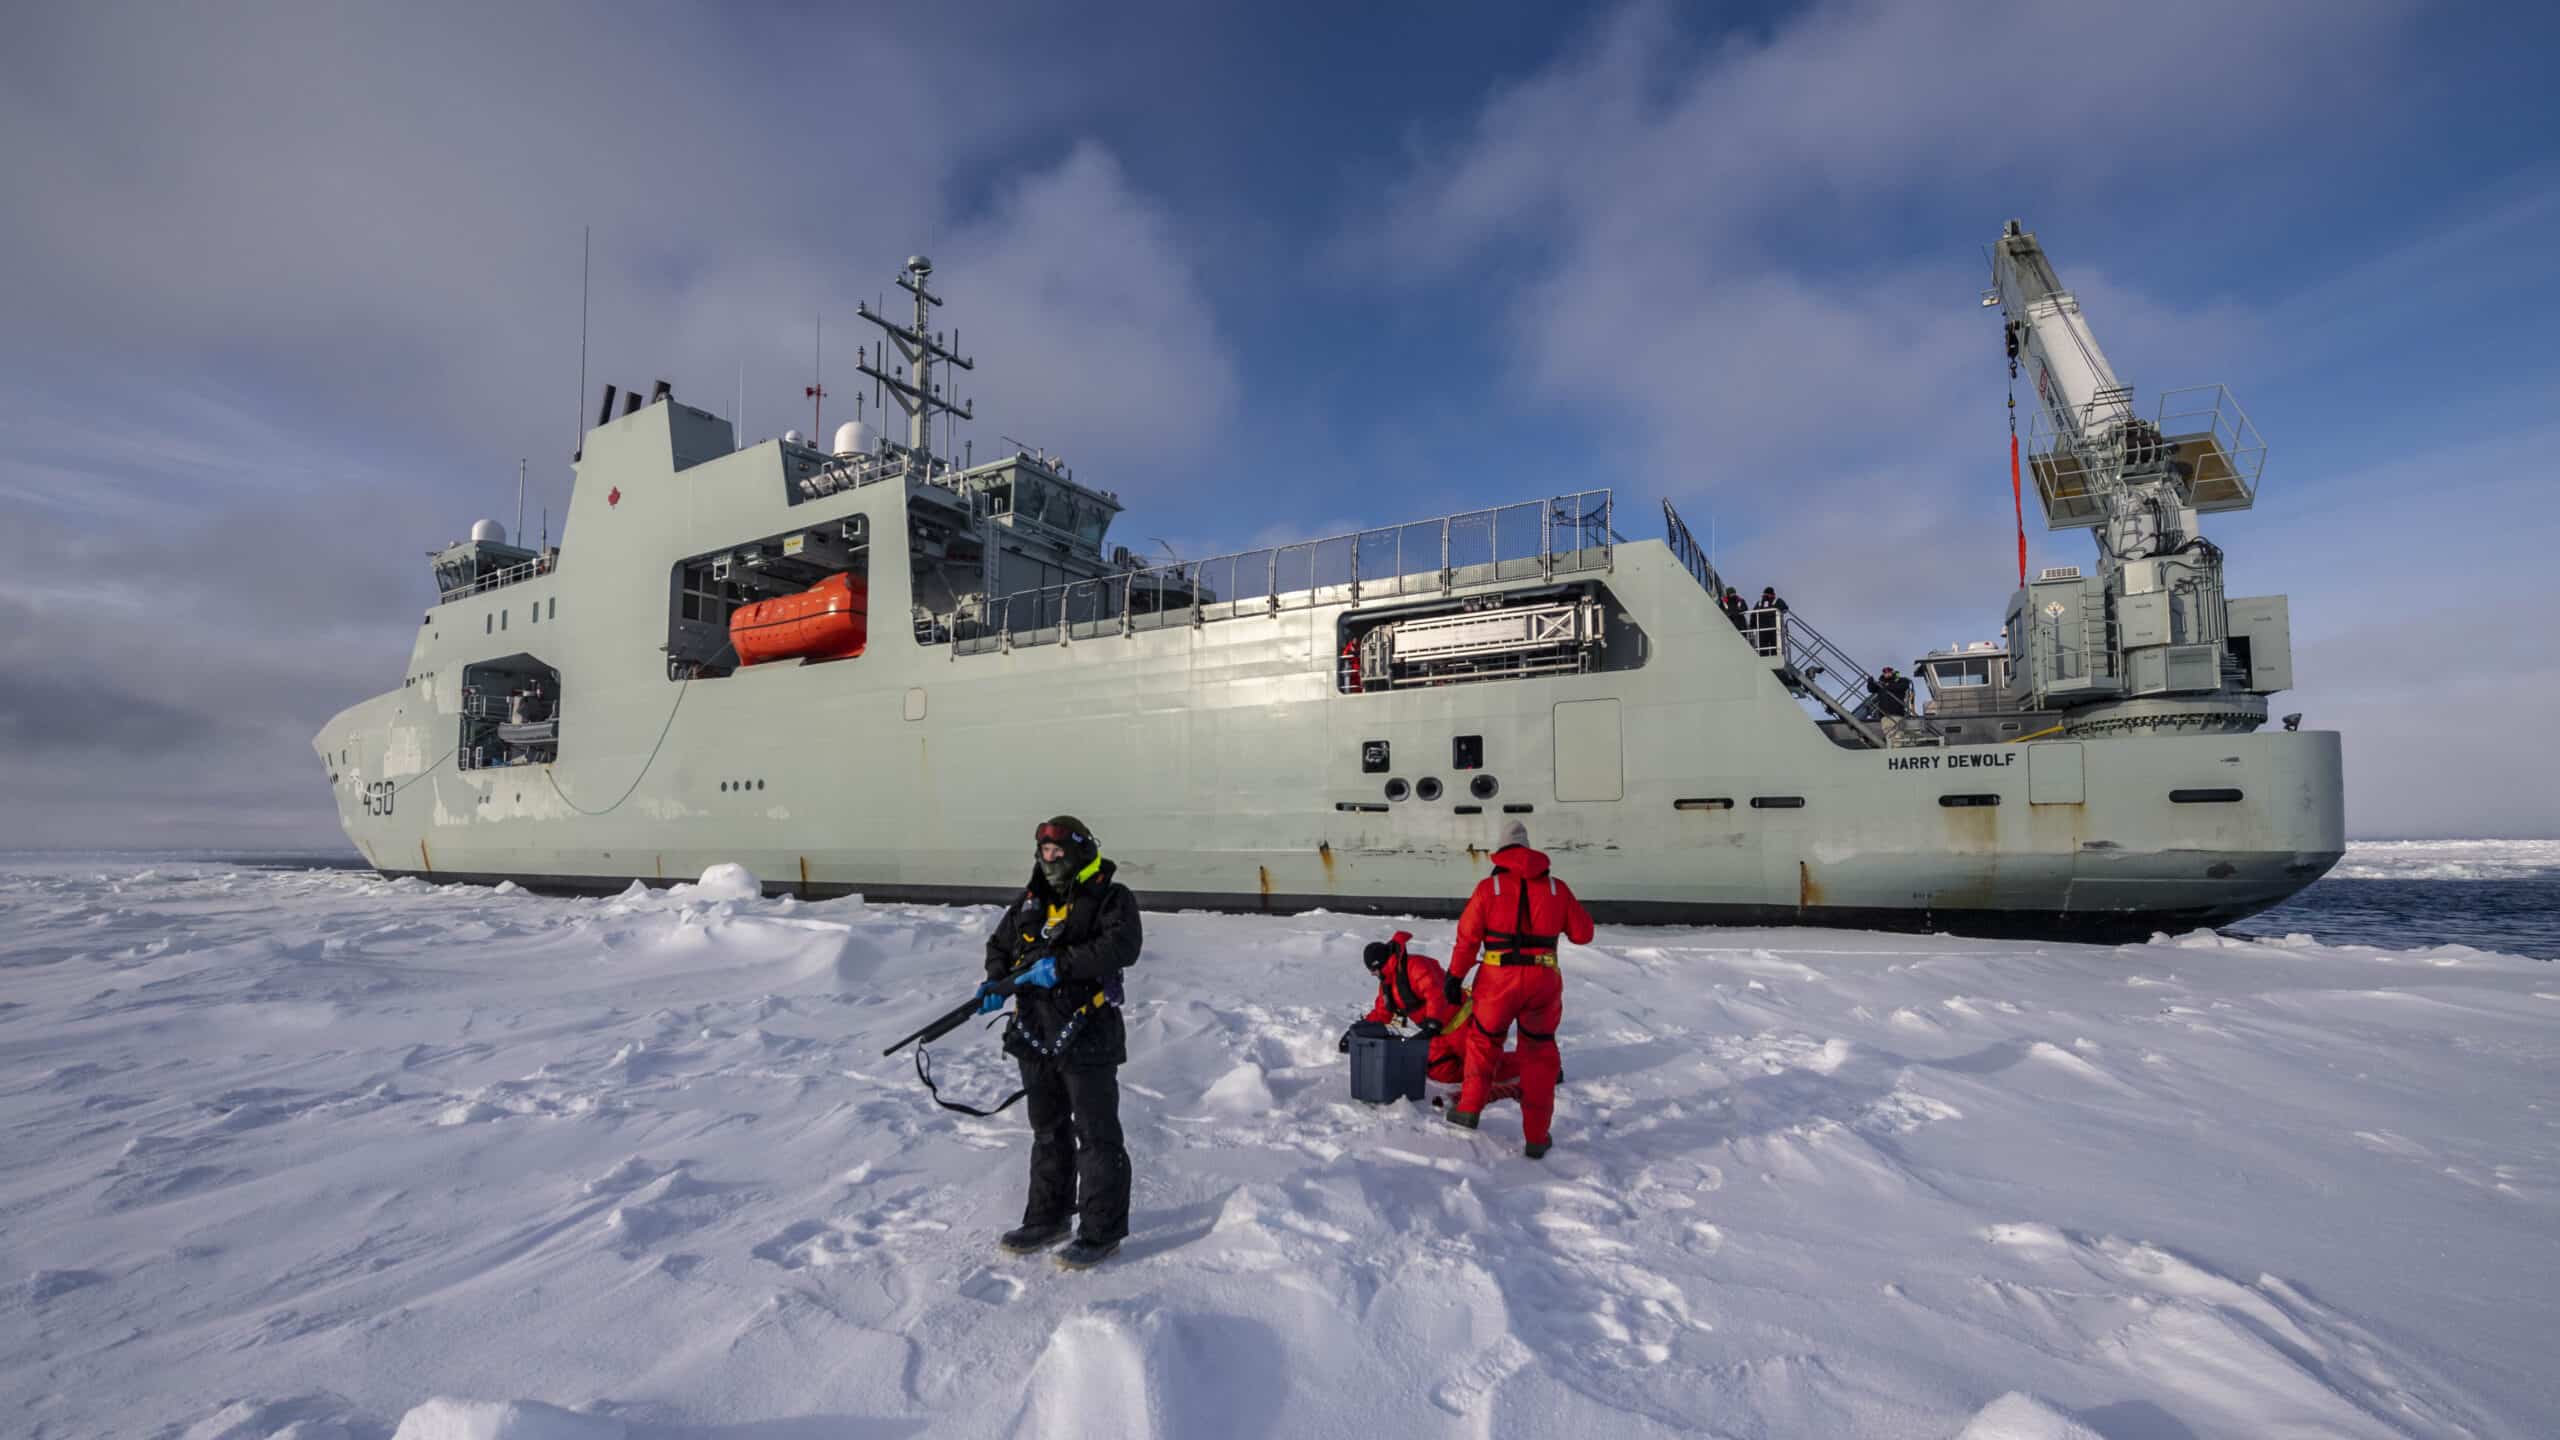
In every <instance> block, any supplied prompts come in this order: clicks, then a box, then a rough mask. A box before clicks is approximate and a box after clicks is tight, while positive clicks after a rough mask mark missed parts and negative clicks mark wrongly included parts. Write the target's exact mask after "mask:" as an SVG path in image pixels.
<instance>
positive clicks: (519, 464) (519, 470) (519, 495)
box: [507, 455, 524, 545]
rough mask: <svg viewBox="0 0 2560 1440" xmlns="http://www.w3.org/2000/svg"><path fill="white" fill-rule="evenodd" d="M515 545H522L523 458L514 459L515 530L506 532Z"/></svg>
mask: <svg viewBox="0 0 2560 1440" xmlns="http://www.w3.org/2000/svg"><path fill="white" fill-rule="evenodd" d="M507 533H508V534H509V535H512V536H514V537H515V541H516V543H517V544H519V545H521V544H523V543H524V457H523V456H521V455H519V456H517V457H516V528H514V529H513V530H510V531H508V532H507Z"/></svg>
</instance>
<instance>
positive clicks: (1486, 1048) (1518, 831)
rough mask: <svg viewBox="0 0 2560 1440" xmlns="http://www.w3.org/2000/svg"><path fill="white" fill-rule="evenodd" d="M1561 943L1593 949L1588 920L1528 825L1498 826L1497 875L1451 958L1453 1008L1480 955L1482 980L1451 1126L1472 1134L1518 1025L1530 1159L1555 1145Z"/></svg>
mask: <svg viewBox="0 0 2560 1440" xmlns="http://www.w3.org/2000/svg"><path fill="white" fill-rule="evenodd" d="M1559 938H1564V939H1570V940H1572V941H1573V943H1574V944H1576V945H1588V944H1590V943H1591V912H1590V911H1588V910H1585V909H1583V908H1582V902H1581V901H1580V900H1577V899H1575V898H1574V894H1573V888H1572V887H1571V886H1569V885H1567V884H1565V883H1564V882H1563V881H1561V880H1558V879H1557V878H1555V877H1554V876H1553V875H1550V874H1548V873H1547V857H1546V856H1545V855H1543V854H1541V853H1540V852H1538V851H1535V850H1532V849H1530V848H1529V827H1528V826H1526V825H1524V824H1522V823H1520V822H1519V821H1517V820H1514V821H1512V822H1511V823H1510V824H1508V825H1505V826H1504V827H1502V847H1501V848H1500V849H1498V850H1496V851H1494V852H1493V873H1492V874H1491V875H1488V876H1486V877H1485V878H1484V879H1482V880H1479V881H1477V882H1476V893H1475V894H1474V895H1473V896H1471V897H1469V899H1468V900H1467V910H1466V913H1465V914H1464V915H1461V916H1460V917H1458V947H1457V949H1455V950H1454V951H1452V952H1450V955H1449V978H1448V981H1447V982H1446V984H1445V986H1444V987H1443V990H1442V993H1443V994H1444V995H1445V996H1446V997H1447V999H1448V1000H1449V1002H1450V1003H1451V1004H1453V1005H1454V1004H1456V1003H1457V1002H1458V1000H1459V998H1460V996H1461V995H1462V994H1463V993H1464V987H1465V984H1466V977H1467V972H1468V971H1469V970H1470V969H1472V968H1474V966H1475V965H1476V964H1477V963H1478V962H1477V960H1476V955H1477V952H1478V951H1479V950H1481V951H1482V952H1483V955H1484V959H1483V962H1482V963H1483V965H1484V967H1485V974H1484V976H1483V978H1481V979H1479V980H1477V981H1476V993H1475V1009H1474V1013H1473V1015H1471V1016H1470V1017H1469V1020H1468V1023H1467V1025H1466V1026H1465V1028H1463V1029H1462V1030H1460V1031H1459V1035H1460V1038H1461V1039H1462V1040H1463V1041H1464V1042H1465V1047H1466V1077H1467V1078H1466V1083H1465V1085H1464V1086H1463V1087H1462V1088H1461V1089H1460V1090H1459V1092H1458V1103H1457V1105H1456V1106H1455V1107H1454V1108H1452V1109H1451V1110H1450V1111H1449V1123H1451V1124H1453V1125H1464V1126H1466V1127H1467V1128H1468V1129H1470V1130H1472V1129H1474V1128H1475V1127H1476V1122H1477V1119H1478V1117H1479V1116H1480V1115H1481V1114H1482V1112H1483V1110H1484V1106H1485V1102H1486V1101H1487V1100H1489V1099H1492V1098H1494V1096H1495V1094H1496V1087H1497V1086H1498V1085H1500V1084H1501V1083H1502V1081H1503V1080H1504V1079H1505V1078H1507V1077H1506V1074H1505V1069H1506V1067H1505V1066H1504V1064H1503V1061H1504V1060H1505V1058H1506V1057H1505V1056H1504V1055H1503V1053H1502V1044H1503V1041H1504V1039H1505V1038H1506V1037H1507V1036H1508V1035H1509V1034H1510V1031H1511V1027H1512V1026H1513V1025H1514V1024H1515V1023H1516V1024H1518V1026H1519V1027H1520V1051H1519V1054H1518V1056H1517V1057H1516V1064H1517V1072H1516V1073H1517V1075H1518V1077H1519V1078H1518V1083H1519V1087H1520V1129H1521V1133H1522V1135H1523V1136H1524V1137H1525V1138H1526V1140H1527V1141H1528V1146H1527V1150H1526V1153H1527V1154H1528V1156H1529V1158H1530V1159H1532V1160H1535V1159H1537V1158H1539V1157H1540V1156H1542V1155H1544V1154H1546V1153H1547V1147H1548V1145H1549V1144H1550V1143H1552V1141H1553V1136H1551V1135H1550V1134H1549V1133H1548V1128H1547V1127H1548V1124H1549V1122H1551V1121H1552V1120H1553V1119H1554V1118H1555V1113H1556V1076H1557V1075H1558V1074H1559V1073H1560V1072H1561V1071H1562V1069H1563V1066H1564V1061H1563V1057H1562V1056H1560V1055H1558V1054H1557V1053H1556V1026H1557V1025H1558V1024H1559V1023H1560V1022H1562V1020H1563V1019H1564V976H1563V975H1562V974H1561V973H1559V972H1558V971H1557V969H1556V941H1557V940H1558V939H1559Z"/></svg>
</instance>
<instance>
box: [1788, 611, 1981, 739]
mask: <svg viewBox="0 0 2560 1440" xmlns="http://www.w3.org/2000/svg"><path fill="white" fill-rule="evenodd" d="M1742 638H1743V639H1745V640H1747V641H1749V642H1750V643H1751V647H1752V648H1753V649H1755V650H1757V651H1759V652H1760V654H1761V656H1762V657H1763V658H1764V659H1766V660H1767V661H1768V662H1769V668H1770V669H1771V670H1773V671H1775V672H1777V676H1778V680H1779V682H1780V683H1781V684H1784V685H1785V686H1786V687H1787V693H1789V694H1791V695H1794V696H1796V697H1798V698H1800V699H1802V698H1810V699H1812V700H1814V701H1816V702H1817V703H1819V704H1820V705H1821V706H1822V708H1823V709H1825V710H1828V711H1830V712H1831V714H1832V716H1833V718H1835V719H1837V720H1838V721H1839V722H1840V723H1841V724H1843V725H1846V726H1847V727H1849V731H1850V733H1851V734H1854V735H1856V736H1857V737H1858V738H1859V740H1861V741H1862V742H1864V743H1865V745H1866V747H1867V748H1868V749H1871V750H1880V749H1883V748H1884V747H1885V746H1887V745H1893V744H1905V745H1907V744H1920V745H1936V744H1943V743H1945V739H1946V737H1945V735H1944V733H1943V732H1941V731H1940V730H1939V729H1938V726H1937V722H1936V721H1934V720H1931V719H1930V718H1929V717H1927V716H1925V715H1921V714H1918V713H1916V712H1915V713H1913V714H1910V715H1908V716H1905V717H1902V718H1899V719H1888V718H1887V717H1886V716H1885V715H1884V714H1883V713H1882V712H1881V711H1880V710H1879V709H1878V708H1877V705H1876V684H1875V672H1874V671H1872V670H1869V669H1868V668H1867V667H1865V666H1864V665H1861V664H1859V663H1858V662H1857V661H1855V660H1852V659H1850V658H1849V655H1848V652H1846V651H1844V650H1842V649H1841V648H1840V647H1839V646H1837V645H1834V644H1832V643H1831V641H1830V640H1829V639H1828V638H1827V637H1825V636H1824V635H1823V633H1822V632H1821V631H1819V630H1816V629H1814V628H1813V627H1812V626H1811V625H1808V624H1806V623H1805V622H1804V621H1803V620H1802V619H1801V618H1799V617H1798V616H1797V615H1796V614H1795V613H1794V612H1793V611H1789V610H1753V611H1750V612H1749V613H1748V614H1746V615H1745V616H1744V617H1743V631H1742Z"/></svg>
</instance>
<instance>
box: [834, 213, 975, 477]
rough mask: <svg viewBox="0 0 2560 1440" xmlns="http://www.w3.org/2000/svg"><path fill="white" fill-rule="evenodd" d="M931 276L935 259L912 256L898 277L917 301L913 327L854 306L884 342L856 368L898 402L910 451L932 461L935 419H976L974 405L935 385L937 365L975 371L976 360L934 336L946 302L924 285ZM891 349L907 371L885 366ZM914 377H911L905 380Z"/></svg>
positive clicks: (903, 288) (864, 306)
mask: <svg viewBox="0 0 2560 1440" xmlns="http://www.w3.org/2000/svg"><path fill="white" fill-rule="evenodd" d="M932 274H933V262H932V261H930V260H928V259H926V258H925V257H923V256H922V255H910V256H908V257H907V265H906V269H905V270H904V271H903V272H901V273H900V274H899V276H898V288H899V289H901V290H904V291H906V292H907V293H909V294H911V295H913V296H915V297H916V318H915V322H914V323H913V324H911V325H901V324H899V323H897V322H896V321H894V320H891V319H890V318H889V317H887V316H886V315H883V314H881V313H880V312H879V311H877V310H874V309H872V308H871V307H870V306H869V305H865V304H857V305H856V306H855V307H854V313H855V314H856V315H857V316H859V317H860V318H861V319H863V320H865V321H867V322H869V323H870V324H873V325H876V326H878V327H880V333H881V335H882V336H883V338H884V339H885V341H886V343H885V344H883V345H882V347H881V350H880V353H879V354H877V355H870V354H865V355H864V356H862V357H861V363H860V364H859V365H857V366H856V367H855V368H856V369H858V370H859V371H861V373H863V374H864V375H866V376H869V377H870V378H871V379H873V380H875V381H877V382H879V384H880V386H881V387H882V388H883V389H884V390H886V391H887V392H888V394H889V397H890V398H891V399H893V400H895V401H896V402H897V404H898V408H899V409H900V410H902V411H904V412H905V413H906V417H907V448H908V449H909V450H911V451H913V452H915V454H916V455H917V456H919V457H930V456H931V454H932V453H933V447H932V445H931V444H930V443H929V442H930V440H931V438H932V435H933V421H934V417H935V416H937V415H949V416H952V417H954V418H955V419H960V420H974V419H976V418H977V411H976V408H975V407H976V402H974V401H970V402H966V403H961V402H955V401H952V400H948V399H945V398H944V397H943V394H942V390H941V387H939V386H937V385H935V384H934V383H933V367H934V366H935V365H937V364H948V365H952V366H955V367H957V368H959V369H962V370H975V369H977V368H978V366H977V362H976V361H973V360H971V359H969V358H968V357H967V356H965V355H962V354H960V353H959V352H958V351H956V350H953V349H952V348H950V347H949V346H946V345H945V344H943V343H942V337H941V336H939V335H937V334H935V333H934V331H933V307H934V306H936V305H939V304H941V303H942V297H941V296H939V295H936V294H934V293H933V292H932V291H931V290H929V289H927V288H925V281H926V279H927V277H929V276H931V275H932ZM955 338H956V335H955ZM892 348H894V349H896V351H897V352H898V355H899V358H901V359H903V360H904V361H905V362H906V364H905V366H904V367H903V373H893V372H891V371H890V370H889V368H888V366H887V365H886V364H885V363H884V362H886V361H887V359H888V358H889V356H888V352H889V350H890V349H892ZM910 374H911V375H913V376H914V378H913V379H909V378H907V376H908V375H910Z"/></svg>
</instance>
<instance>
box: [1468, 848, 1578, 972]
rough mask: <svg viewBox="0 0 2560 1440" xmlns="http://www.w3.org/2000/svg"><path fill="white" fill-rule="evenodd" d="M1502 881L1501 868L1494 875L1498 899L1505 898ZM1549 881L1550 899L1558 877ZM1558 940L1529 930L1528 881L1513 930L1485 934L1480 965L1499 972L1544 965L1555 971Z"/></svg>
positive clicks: (1521, 895) (1524, 883) (1521, 894)
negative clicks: (1522, 966) (1515, 967)
mask: <svg viewBox="0 0 2560 1440" xmlns="http://www.w3.org/2000/svg"><path fill="white" fill-rule="evenodd" d="M1502 877H1503V872H1502V870H1501V869H1500V868H1499V867H1497V868H1496V869H1495V870H1494V872H1493V893H1494V896H1495V898H1497V899H1499V898H1500V897H1501V895H1502ZM1546 881H1547V893H1548V894H1549V895H1553V894H1555V893H1556V879H1555V877H1554V876H1552V875H1550V876H1547V877H1546ZM1558 938H1559V937H1557V936H1554V935H1541V934H1539V933H1538V932H1537V931H1536V930H1533V929H1531V928H1530V920H1529V884H1528V882H1527V881H1522V882H1521V884H1520V910H1519V914H1518V916H1517V918H1515V919H1514V920H1513V921H1512V922H1511V928H1510V929H1508V930H1488V931H1486V932H1485V937H1484V958H1483V959H1482V960H1480V961H1479V962H1478V963H1479V964H1484V965H1491V966H1494V967H1496V968H1497V969H1498V968H1500V967H1502V966H1504V965H1544V966H1545V967H1547V968H1548V969H1550V970H1553V969H1554V968H1556V940H1557V939H1558Z"/></svg>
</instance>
